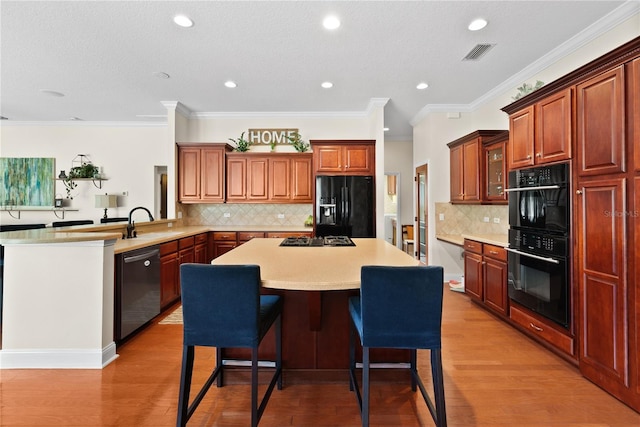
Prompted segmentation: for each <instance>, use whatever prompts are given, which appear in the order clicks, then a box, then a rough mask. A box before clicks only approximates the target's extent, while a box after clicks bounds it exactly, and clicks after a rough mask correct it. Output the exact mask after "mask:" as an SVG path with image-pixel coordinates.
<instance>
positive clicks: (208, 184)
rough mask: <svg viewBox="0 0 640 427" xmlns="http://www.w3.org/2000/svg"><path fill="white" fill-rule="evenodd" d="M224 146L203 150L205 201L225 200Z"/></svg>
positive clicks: (203, 196) (202, 187)
mask: <svg viewBox="0 0 640 427" xmlns="http://www.w3.org/2000/svg"><path fill="white" fill-rule="evenodd" d="M224 154H225V150H224V148H203V149H202V150H201V154H200V156H201V165H202V170H201V176H202V177H201V199H202V201H204V202H224V176H225V174H224V172H225V171H224V164H225V161H224V160H225V158H224Z"/></svg>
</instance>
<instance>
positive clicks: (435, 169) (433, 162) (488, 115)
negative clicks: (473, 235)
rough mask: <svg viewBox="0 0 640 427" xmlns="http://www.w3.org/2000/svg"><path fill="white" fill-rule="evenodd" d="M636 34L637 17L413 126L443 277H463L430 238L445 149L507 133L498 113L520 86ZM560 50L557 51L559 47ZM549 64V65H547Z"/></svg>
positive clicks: (442, 185) (450, 250) (443, 189)
mask: <svg viewBox="0 0 640 427" xmlns="http://www.w3.org/2000/svg"><path fill="white" fill-rule="evenodd" d="M638 35H640V14H636V15H634V16H633V17H632V18H630V19H627V20H626V21H624V22H622V23H621V24H619V25H617V26H615V27H614V28H612V29H610V30H608V31H607V32H605V33H604V34H602V35H601V36H599V37H597V38H596V39H594V40H591V41H589V42H586V43H585V44H584V45H582V47H580V48H579V49H578V50H576V51H575V52H573V53H571V54H570V55H565V56H563V57H562V58H559V59H556V58H555V56H554V54H553V53H550V54H548V55H547V56H546V57H545V58H542V59H541V60H543V61H546V62H549V65H548V66H547V67H546V68H544V69H543V70H540V71H538V72H536V73H533V74H531V75H528V76H526V77H525V78H523V80H519V81H517V82H514V85H513V87H512V88H508V89H506V90H502V91H495V92H497V93H489V94H487V95H485V97H483V99H482V100H479V101H476V102H475V103H473V104H471V105H463V106H450V107H449V108H448V109H447V108H444V107H439V108H438V111H437V112H432V113H428V114H423V117H422V118H421V119H420V120H419V121H418V122H417V123H414V132H413V162H414V165H416V166H417V165H421V164H424V163H427V164H428V165H429V172H428V180H429V184H428V191H429V206H428V209H429V262H430V263H431V264H437V265H442V266H443V267H444V268H445V273H446V274H451V275H455V274H462V272H463V263H462V259H461V257H460V254H461V252H462V249H461V248H458V247H456V246H454V245H451V244H449V243H445V242H441V241H438V240H436V238H435V203H438V202H448V201H449V150H448V147H447V145H446V144H447V143H448V142H450V141H453V140H454V139H457V138H459V137H461V136H464V135H466V134H468V133H470V132H473V131H475V130H478V129H508V128H509V119H508V116H507V114H506V113H504V112H502V111H500V108H502V107H504V106H505V105H508V104H509V103H511V102H513V101H512V98H511V97H512V96H513V95H515V94H516V93H517V90H516V88H517V87H518V86H520V85H521V84H522V82H523V81H527V82H530V83H531V82H535V81H536V80H542V81H543V82H545V83H550V82H551V81H553V80H555V79H557V78H559V77H562V76H563V75H565V74H567V73H569V72H571V71H573V70H575V69H576V68H578V67H580V66H582V65H584V64H586V63H588V62H589V61H591V60H593V59H595V58H597V57H599V56H601V55H602V54H604V53H606V52H609V51H611V50H613V49H614V48H616V47H618V46H620V45H622V44H624V43H625V42H627V41H629V40H632V39H634V38H635V37H638ZM560 48H562V46H561V47H560ZM551 61H553V62H551ZM448 112H452V113H456V112H460V118H447V113H448Z"/></svg>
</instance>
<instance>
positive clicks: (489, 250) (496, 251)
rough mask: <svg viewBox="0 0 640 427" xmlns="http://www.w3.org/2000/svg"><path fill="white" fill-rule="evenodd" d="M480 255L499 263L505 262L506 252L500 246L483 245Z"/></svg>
mask: <svg viewBox="0 0 640 427" xmlns="http://www.w3.org/2000/svg"><path fill="white" fill-rule="evenodd" d="M482 254H483V255H484V256H488V257H491V258H494V259H497V260H500V261H505V262H506V261H507V251H506V250H505V249H504V248H503V247H501V246H495V245H489V244H486V243H485V244H484V246H483V248H482Z"/></svg>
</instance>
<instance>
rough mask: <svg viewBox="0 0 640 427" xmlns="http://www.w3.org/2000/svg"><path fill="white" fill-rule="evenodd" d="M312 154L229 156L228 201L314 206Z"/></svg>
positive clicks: (242, 154)
mask: <svg viewBox="0 0 640 427" xmlns="http://www.w3.org/2000/svg"><path fill="white" fill-rule="evenodd" d="M311 156H312V155H311V153H246V152H245V153H236V152H234V153H229V154H228V155H227V201H228V202H233V203H238V202H239V203H242V202H249V203H312V202H313V199H312V192H311Z"/></svg>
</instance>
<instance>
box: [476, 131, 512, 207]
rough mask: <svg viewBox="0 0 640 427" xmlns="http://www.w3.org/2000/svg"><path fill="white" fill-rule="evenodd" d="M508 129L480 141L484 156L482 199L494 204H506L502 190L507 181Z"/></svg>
mask: <svg viewBox="0 0 640 427" xmlns="http://www.w3.org/2000/svg"><path fill="white" fill-rule="evenodd" d="M508 142H509V131H506V130H505V131H503V132H501V133H499V134H497V135H496V136H494V137H492V138H487V139H486V140H485V141H484V142H483V143H482V153H483V158H484V180H483V187H482V200H483V201H485V202H491V203H495V204H501V203H502V204H506V203H507V193H506V192H505V191H504V189H505V188H506V181H507V166H506V158H507V146H508Z"/></svg>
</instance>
